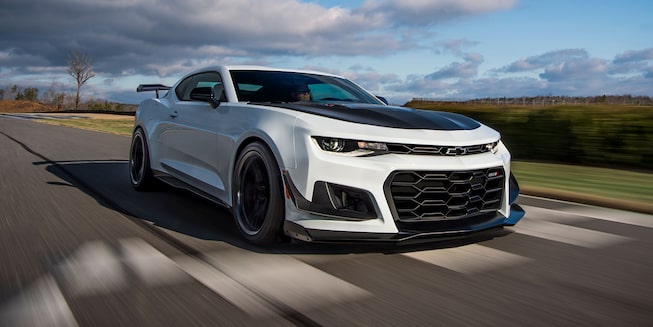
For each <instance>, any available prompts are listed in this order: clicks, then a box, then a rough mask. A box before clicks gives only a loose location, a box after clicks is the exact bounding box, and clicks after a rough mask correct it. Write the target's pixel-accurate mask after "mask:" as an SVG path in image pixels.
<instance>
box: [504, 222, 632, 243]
mask: <svg viewBox="0 0 653 327" xmlns="http://www.w3.org/2000/svg"><path fill="white" fill-rule="evenodd" d="M510 228H511V229H512V230H514V231H515V232H516V233H519V234H524V235H528V236H533V237H537V238H543V239H547V240H550V241H556V242H562V243H566V244H571V245H576V246H581V247H586V248H600V247H605V246H610V245H614V244H618V243H623V242H628V241H632V239H631V238H629V237H625V236H620V235H614V234H610V233H604V232H599V231H595V230H591V229H585V228H580V227H574V226H569V225H563V224H558V223H553V222H548V221H544V220H537V219H522V220H521V221H520V222H519V223H518V224H517V225H515V226H514V227H510Z"/></svg>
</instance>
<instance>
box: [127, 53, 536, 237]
mask: <svg viewBox="0 0 653 327" xmlns="http://www.w3.org/2000/svg"><path fill="white" fill-rule="evenodd" d="M137 91H139V92H141V91H155V92H156V97H153V98H151V99H147V100H145V101H143V102H142V103H141V104H140V105H139V107H138V110H137V112H136V117H135V124H134V130H133V135H132V142H131V148H130V153H129V154H130V155H129V174H130V180H131V184H132V186H133V187H134V188H136V189H137V190H147V189H152V188H153V187H156V185H157V183H158V182H160V181H163V182H166V183H168V184H170V185H172V186H175V187H179V188H184V189H187V190H190V191H192V192H194V193H196V194H198V195H200V196H203V197H205V198H207V199H210V200H213V201H215V202H217V203H219V204H221V205H223V206H225V207H226V208H229V209H230V210H231V211H232V213H233V216H234V219H235V222H236V225H237V226H238V229H239V230H240V232H241V233H242V235H243V236H244V238H246V239H247V240H248V241H250V242H252V243H255V244H265V243H271V242H276V241H278V240H280V239H282V237H283V236H284V235H285V236H289V237H291V238H295V239H299V240H303V241H391V242H399V241H406V240H411V239H416V238H418V239H421V238H435V237H448V236H454V237H458V236H466V235H468V234H472V233H475V232H479V231H483V230H488V229H493V228H500V227H502V226H511V225H514V224H515V223H517V222H518V221H519V220H520V219H521V218H522V216H523V215H524V211H523V210H522V209H521V208H520V207H519V205H517V204H516V203H515V201H516V198H517V196H518V193H519V187H518V184H517V181H516V180H515V178H514V177H513V176H512V175H511V173H510V153H509V152H508V150H507V149H506V147H505V146H504V144H503V143H502V142H501V139H500V135H499V133H498V132H497V131H495V130H493V129H491V128H489V127H488V126H485V125H483V124H481V123H479V122H477V121H475V120H473V119H471V118H468V117H466V116H463V115H459V114H454V113H448V112H438V111H430V110H416V109H412V108H407V107H398V106H390V105H388V104H387V103H386V102H387V101H385V99H383V98H381V97H377V96H375V95H373V94H371V93H370V92H368V91H366V90H365V89H363V88H362V87H360V86H358V85H357V84H356V83H354V82H352V81H350V80H347V79H346V78H343V77H341V76H336V75H332V74H327V73H321V72H315V71H300V70H285V69H273V68H268V67H255V66H229V67H228V66H215V67H208V68H206V69H202V70H198V71H194V72H192V73H189V74H187V75H185V76H183V77H182V78H181V79H180V80H179V81H178V82H177V83H176V84H174V85H173V86H172V87H169V86H165V85H161V84H143V85H139V87H138V89H137ZM159 92H162V93H163V94H162V95H161V96H159Z"/></svg>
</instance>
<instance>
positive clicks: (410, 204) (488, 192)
mask: <svg viewBox="0 0 653 327" xmlns="http://www.w3.org/2000/svg"><path fill="white" fill-rule="evenodd" d="M504 181H505V172H504V170H503V168H502V167H496V168H488V169H479V170H467V171H397V172H394V173H393V174H392V175H390V177H389V179H388V183H387V184H386V194H387V196H388V199H389V200H390V203H391V207H392V209H393V213H394V215H395V219H396V220H399V221H401V222H416V221H440V220H452V219H461V218H466V217H470V216H474V215H478V214H482V213H488V212H494V211H496V210H498V209H499V208H500V207H501V200H502V198H503V193H504V192H503V187H504Z"/></svg>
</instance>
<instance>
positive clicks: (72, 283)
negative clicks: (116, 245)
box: [56, 241, 127, 296]
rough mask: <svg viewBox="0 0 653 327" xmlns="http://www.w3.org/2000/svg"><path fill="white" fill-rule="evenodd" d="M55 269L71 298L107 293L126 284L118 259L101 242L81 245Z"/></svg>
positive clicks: (123, 271)
mask: <svg viewBox="0 0 653 327" xmlns="http://www.w3.org/2000/svg"><path fill="white" fill-rule="evenodd" d="M56 268H57V269H56V272H57V274H56V276H57V277H58V278H59V280H60V282H61V284H62V285H61V286H62V287H63V288H64V289H66V290H68V291H70V293H71V295H73V296H83V295H92V294H104V293H109V292H112V291H117V290H120V289H122V288H123V287H124V286H125V285H126V283H127V277H126V275H125V270H124V269H123V265H122V262H121V261H120V258H118V257H117V256H116V253H115V252H114V250H113V249H111V248H110V247H109V246H107V244H105V243H104V242H101V241H95V242H89V243H86V244H84V245H82V246H81V247H80V248H79V249H77V251H75V253H74V254H73V255H72V256H71V257H69V258H68V259H66V260H65V261H64V262H63V263H61V264H60V265H59V266H57V267H56Z"/></svg>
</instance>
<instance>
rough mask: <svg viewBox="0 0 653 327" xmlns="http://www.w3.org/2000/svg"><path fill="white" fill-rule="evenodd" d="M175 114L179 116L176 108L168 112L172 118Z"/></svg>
mask: <svg viewBox="0 0 653 327" xmlns="http://www.w3.org/2000/svg"><path fill="white" fill-rule="evenodd" d="M177 116H179V113H178V112H177V110H175V111H173V112H171V113H170V117H172V118H175V117H177Z"/></svg>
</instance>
